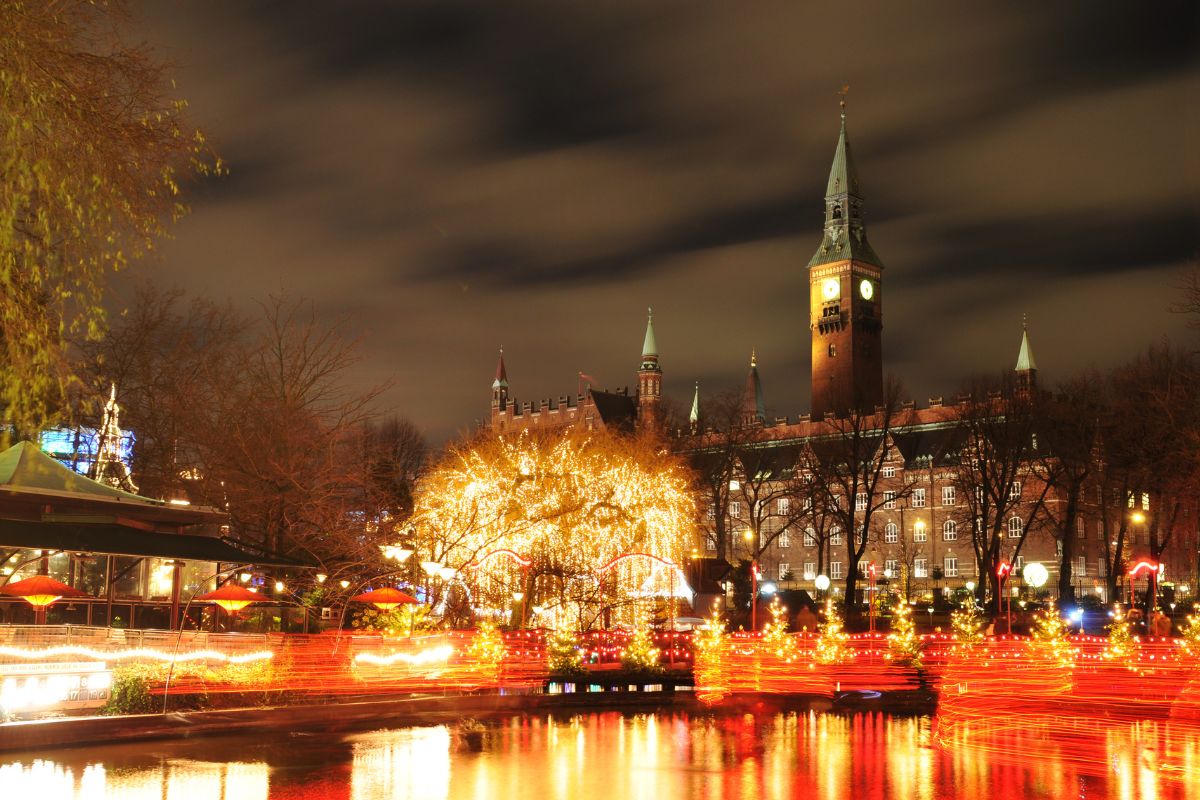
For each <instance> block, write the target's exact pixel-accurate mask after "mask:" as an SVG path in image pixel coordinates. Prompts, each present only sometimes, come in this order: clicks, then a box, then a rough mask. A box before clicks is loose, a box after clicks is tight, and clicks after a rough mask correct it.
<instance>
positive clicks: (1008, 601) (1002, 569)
mask: <svg viewBox="0 0 1200 800" xmlns="http://www.w3.org/2000/svg"><path fill="white" fill-rule="evenodd" d="M1011 573H1012V564H1010V563H1008V562H1007V561H1001V562H1000V563H999V564H997V565H996V584H997V587H998V589H997V590H998V591H999V592H1000V598H999V603H997V604H996V613H999V612H1000V603H1004V604H1005V606H1006V607H1007V609H1008V635H1009V636H1012V595H1011V594H1010V593H1008V592H1006V591H1005V590H1004V584H1005V583H1007V582H1008V576H1009V575H1010V574H1011ZM972 602H974V601H972Z"/></svg>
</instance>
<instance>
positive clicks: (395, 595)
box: [350, 586, 419, 611]
mask: <svg viewBox="0 0 1200 800" xmlns="http://www.w3.org/2000/svg"><path fill="white" fill-rule="evenodd" d="M350 599H351V600H353V601H355V602H357V603H370V604H372V605H373V606H375V607H376V608H378V609H380V610H381V611H390V610H391V609H393V608H395V607H396V606H398V605H401V604H403V603H417V602H419V601H418V600H417V598H415V597H413V596H412V595H410V594H405V593H404V592H402V591H400V590H399V589H393V588H392V587H390V586H385V587H384V588H382V589H376V590H374V591H372V592H363V593H362V594H360V595H356V596H354V597H351V598H350Z"/></svg>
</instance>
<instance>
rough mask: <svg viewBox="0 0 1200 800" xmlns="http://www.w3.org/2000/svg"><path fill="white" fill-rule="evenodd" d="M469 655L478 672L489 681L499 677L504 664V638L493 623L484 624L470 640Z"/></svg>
mask: <svg viewBox="0 0 1200 800" xmlns="http://www.w3.org/2000/svg"><path fill="white" fill-rule="evenodd" d="M467 655H469V656H470V657H471V658H472V659H473V660H474V662H475V664H476V666H477V667H478V668H479V670H480V672H482V673H483V674H484V676H485V677H486V678H487V679H488V680H491V681H495V680H496V679H498V678H499V677H500V667H501V666H502V665H503V663H504V637H503V636H501V634H500V630H499V629H498V628H497V627H496V625H495V623H493V622H484V623H482V624H481V625H480V626H479V630H478V631H477V632H476V633H475V638H474V639H472V640H471V645H470V647H468V648H467Z"/></svg>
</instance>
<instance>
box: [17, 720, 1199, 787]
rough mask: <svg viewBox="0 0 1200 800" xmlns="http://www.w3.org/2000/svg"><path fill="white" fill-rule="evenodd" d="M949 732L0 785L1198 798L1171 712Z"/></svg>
mask: <svg viewBox="0 0 1200 800" xmlns="http://www.w3.org/2000/svg"><path fill="white" fill-rule="evenodd" d="M953 733H954V735H953V737H951V738H950V739H949V740H948V741H947V743H946V745H945V746H938V745H936V744H935V743H934V741H935V739H934V737H933V736H932V735H931V723H930V721H929V720H928V719H923V718H889V717H885V716H883V715H878V714H863V715H856V716H839V715H833V714H816V713H811V712H809V713H761V714H744V715H741V714H733V713H725V714H686V713H661V714H622V713H619V712H602V713H595V714H586V715H579V716H574V717H571V716H558V717H546V716H524V717H512V718H509V719H506V720H503V721H496V722H493V723H491V724H490V725H489V727H488V730H487V732H486V733H485V736H484V745H483V750H482V751H481V752H472V751H469V750H467V749H465V748H463V747H461V746H460V741H459V737H458V734H457V733H456V729H455V726H454V725H439V726H429V727H420V728H400V729H395V730H381V731H375V732H372V733H364V734H351V735H329V736H321V735H313V736H308V737H302V736H296V737H291V738H286V737H279V738H276V739H274V740H272V739H270V738H267V737H259V738H256V739H239V738H224V739H206V740H195V741H190V742H167V743H160V744H157V745H152V746H148V745H141V746H138V745H121V746H112V747H106V748H97V749H92V750H77V751H64V752H62V753H55V754H54V756H53V758H29V759H25V760H23V759H19V758H14V759H10V760H9V761H8V763H5V762H4V761H2V760H0V787H3V795H4V797H6V798H7V797H12V798H18V797H19V798H29V799H30V800H56V799H57V798H81V799H86V800H100V799H101V798H121V799H122V800H126V798H154V800H209V799H210V798H212V799H213V800H265V799H266V798H271V799H272V800H317V799H318V798H320V800H326V798H330V799H331V800H367V799H368V798H370V799H371V800H375V799H376V798H379V799H381V800H399V798H405V799H406V800H407V799H408V798H411V799H412V800H464V799H465V800H493V798H505V800H510V799H511V800H516V799H517V798H525V797H529V798H539V800H576V799H577V798H589V797H597V798H601V800H670V799H671V798H688V800H734V798H750V797H753V798H764V799H765V800H783V798H796V797H800V798H803V800H846V799H848V798H855V799H856V800H857V798H866V799H868V800H870V799H872V798H897V799H898V800H934V798H938V799H939V800H940V799H941V798H971V799H972V800H976V799H982V798H988V800H1006V799H1007V798H1014V799H1015V798H1060V797H1086V798H1111V799H1112V800H1150V799H1151V798H1176V797H1179V798H1185V799H1186V798H1196V799H1197V800H1200V781H1197V780H1196V779H1195V776H1196V773H1195V772H1194V771H1193V770H1194V768H1195V767H1196V766H1197V764H1198V763H1200V743H1197V742H1194V741H1193V742H1190V743H1187V744H1186V745H1185V746H1184V747H1183V748H1182V749H1180V748H1179V747H1176V746H1175V745H1174V744H1171V742H1173V741H1174V740H1173V739H1171V737H1169V736H1167V735H1165V731H1164V728H1163V724H1162V723H1159V724H1155V723H1141V724H1139V725H1128V726H1122V727H1113V728H1111V729H1108V730H1090V731H1089V730H1084V729H1080V730H1079V731H1072V732H1071V736H1068V737H1058V738H1055V737H1046V738H1037V737H1036V736H1034V738H1032V739H1031V738H1029V732H1028V731H1019V730H1013V731H1012V732H1005V733H1003V735H1001V736H991V737H990V738H989V737H988V736H985V735H983V734H984V732H981V731H979V730H969V729H962V730H958V731H955V732H953ZM1022 736H1025V738H1024V739H1022V738H1020V737H1022ZM1168 751H1169V752H1168ZM202 759H203V760H202ZM1189 778H1190V779H1191V782H1189Z"/></svg>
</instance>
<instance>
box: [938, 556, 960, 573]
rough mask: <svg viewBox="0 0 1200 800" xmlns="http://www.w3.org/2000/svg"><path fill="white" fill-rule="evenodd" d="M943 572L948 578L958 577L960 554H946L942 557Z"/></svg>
mask: <svg viewBox="0 0 1200 800" xmlns="http://www.w3.org/2000/svg"><path fill="white" fill-rule="evenodd" d="M942 574H943V575H945V576H946V577H947V578H957V577H958V556H946V557H945V558H943V559H942Z"/></svg>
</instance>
